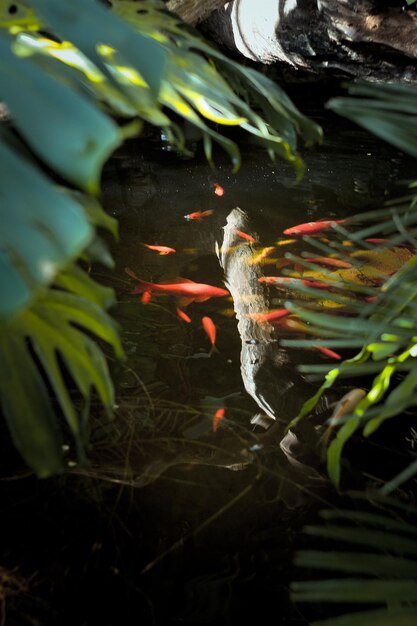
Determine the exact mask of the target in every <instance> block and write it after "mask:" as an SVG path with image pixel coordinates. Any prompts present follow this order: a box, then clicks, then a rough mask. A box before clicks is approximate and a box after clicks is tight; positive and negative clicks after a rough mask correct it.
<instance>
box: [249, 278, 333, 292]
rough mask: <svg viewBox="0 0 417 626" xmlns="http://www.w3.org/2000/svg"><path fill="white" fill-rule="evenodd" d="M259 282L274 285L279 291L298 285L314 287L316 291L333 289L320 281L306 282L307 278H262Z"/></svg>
mask: <svg viewBox="0 0 417 626" xmlns="http://www.w3.org/2000/svg"><path fill="white" fill-rule="evenodd" d="M258 280H259V282H260V283H265V284H266V285H273V286H274V287H277V288H278V289H279V288H280V287H281V286H282V287H283V288H284V287H285V285H288V286H291V285H293V286H295V287H296V286H297V285H304V286H305V287H314V288H316V289H330V287H331V285H329V284H328V283H320V282H319V281H315V280H306V279H305V278H293V277H292V276H262V277H261V278H258Z"/></svg>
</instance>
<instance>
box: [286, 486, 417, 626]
mask: <svg viewBox="0 0 417 626" xmlns="http://www.w3.org/2000/svg"><path fill="white" fill-rule="evenodd" d="M357 495H358V496H360V497H361V499H362V500H363V495H361V494H357ZM372 499H373V500H374V501H376V502H377V503H378V504H379V505H380V506H383V507H384V513H381V512H380V511H375V509H372V510H371V511H369V510H367V509H366V508H365V509H364V508H362V507H361V508H357V509H345V510H339V509H335V510H324V511H321V513H320V517H321V518H322V519H323V520H324V521H325V525H322V526H308V527H306V528H305V529H304V532H305V533H306V534H307V535H309V537H310V538H312V537H316V538H317V539H318V540H319V541H320V540H321V541H322V542H323V543H324V542H325V547H323V548H321V549H320V544H319V549H315V550H313V549H306V550H301V551H299V552H298V553H296V555H295V564H296V565H298V566H299V567H303V568H308V569H309V570H317V572H321V571H323V572H326V574H325V575H326V578H324V579H321V580H320V579H318V577H317V576H314V580H306V581H301V582H294V583H292V599H293V600H294V601H295V602H310V603H311V602H320V603H332V604H333V605H334V604H342V605H343V608H344V610H345V611H346V605H349V604H354V605H358V604H363V605H365V606H366V610H363V611H358V610H357V611H355V612H353V613H352V612H350V613H344V614H343V615H339V616H333V617H331V618H329V619H324V620H320V621H315V622H312V623H311V626H362V625H363V624H378V625H380V624H383V625H384V626H398V624H402V625H404V626H409V625H411V624H415V623H417V605H416V594H417V560H416V556H417V527H416V524H415V520H416V513H417V511H416V509H415V507H412V506H406V505H404V504H402V503H400V502H396V501H395V500H391V499H390V500H388V499H386V498H383V497H381V496H378V495H377V494H376V495H374V496H372ZM410 515H411V518H410ZM333 541H334V542H337V544H336V547H335V548H334V549H333V548H332V542H333ZM329 572H334V573H335V574H337V578H332V577H331V573H330V574H329Z"/></svg>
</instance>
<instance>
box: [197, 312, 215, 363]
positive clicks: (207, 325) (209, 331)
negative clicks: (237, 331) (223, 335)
mask: <svg viewBox="0 0 417 626" xmlns="http://www.w3.org/2000/svg"><path fill="white" fill-rule="evenodd" d="M201 323H202V324H203V328H204V330H205V333H206V335H207V337H208V338H209V339H210V343H211V350H210V355H211V354H212V352H218V350H217V348H216V334H217V331H216V326H215V324H214V322H213V320H212V319H211V317H207V316H206V317H203V318H202V319H201Z"/></svg>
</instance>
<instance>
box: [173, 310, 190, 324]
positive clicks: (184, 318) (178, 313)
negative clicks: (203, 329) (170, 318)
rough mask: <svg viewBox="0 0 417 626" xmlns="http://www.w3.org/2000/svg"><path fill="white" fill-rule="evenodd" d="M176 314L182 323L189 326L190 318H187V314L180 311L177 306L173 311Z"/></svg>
mask: <svg viewBox="0 0 417 626" xmlns="http://www.w3.org/2000/svg"><path fill="white" fill-rule="evenodd" d="M175 310H176V312H177V315H178V317H179V318H180V319H181V320H183V321H184V322H187V324H191V317H189V316H188V315H187V313H185V312H184V311H183V310H182V309H180V308H179V307H178V306H177V308H176V309H175Z"/></svg>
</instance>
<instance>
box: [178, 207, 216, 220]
mask: <svg viewBox="0 0 417 626" xmlns="http://www.w3.org/2000/svg"><path fill="white" fill-rule="evenodd" d="M212 214H213V210H212V209H208V211H194V213H188V215H184V218H185V219H186V220H202V219H203V217H208V216H209V215H212Z"/></svg>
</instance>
